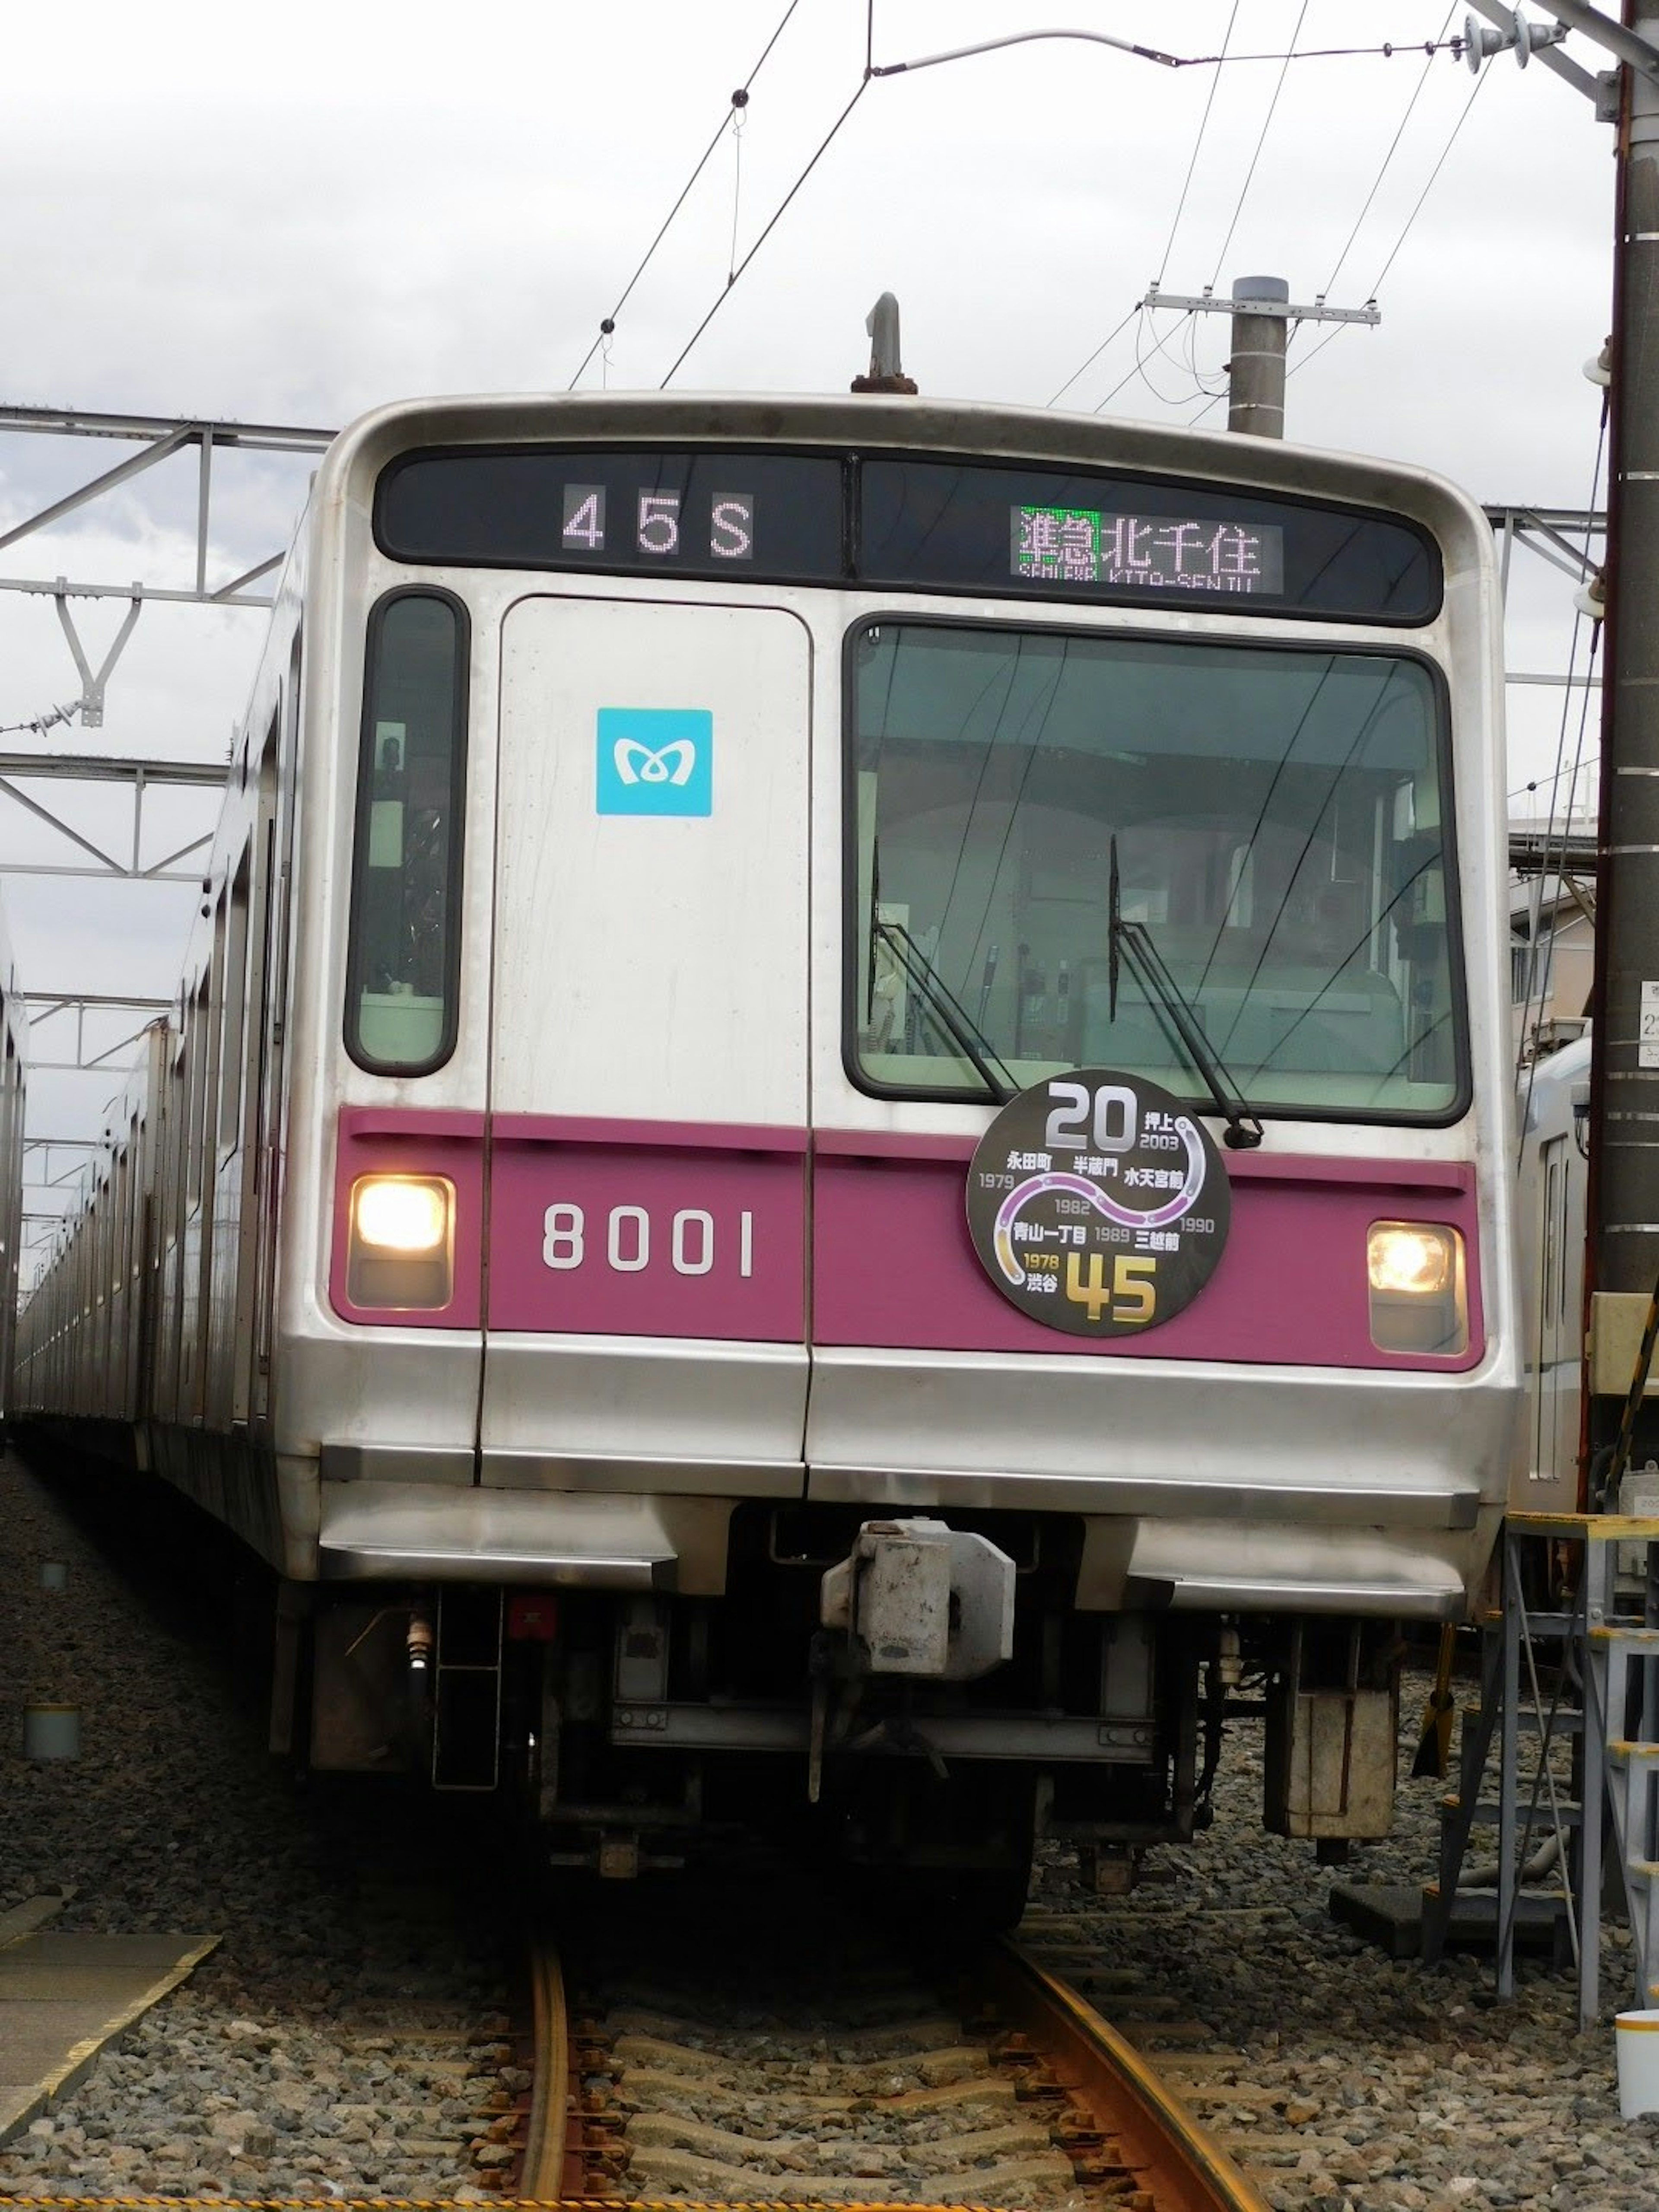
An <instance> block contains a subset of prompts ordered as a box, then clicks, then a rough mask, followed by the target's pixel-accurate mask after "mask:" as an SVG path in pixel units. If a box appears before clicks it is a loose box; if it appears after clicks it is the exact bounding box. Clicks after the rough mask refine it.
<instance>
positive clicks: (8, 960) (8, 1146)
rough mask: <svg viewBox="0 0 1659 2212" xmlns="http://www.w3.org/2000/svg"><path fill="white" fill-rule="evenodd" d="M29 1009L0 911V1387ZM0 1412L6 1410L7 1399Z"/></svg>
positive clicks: (19, 1207)
mask: <svg viewBox="0 0 1659 2212" xmlns="http://www.w3.org/2000/svg"><path fill="white" fill-rule="evenodd" d="M28 1030H29V1018H28V1009H27V1006H26V1005H25V1003H24V1000H23V996H22V991H21V985H20V983H19V981H18V975H17V968H16V963H15V961H14V960H13V958H12V951H11V939H10V938H9V935H8V934H7V931H6V924H5V916H4V915H3V912H0V1391H7V1392H9V1387H10V1383H11V1375H12V1354H13V1347H14V1343H15V1335H16V1327H17V1298H18V1290H19V1284H20V1279H21V1261H22V1254H23V1236H24V1222H23V1111H24V1093H25V1091H26V1088H27V1073H28ZM3 1410H4V1411H6V1412H9V1411H10V1403H9V1397H8V1398H7V1399H6V1400H5V1401H3Z"/></svg>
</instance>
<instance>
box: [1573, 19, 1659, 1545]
mask: <svg viewBox="0 0 1659 2212" xmlns="http://www.w3.org/2000/svg"><path fill="white" fill-rule="evenodd" d="M1626 22H1627V24H1628V25H1629V27H1631V28H1632V30H1635V31H1636V32H1638V33H1640V34H1641V35H1642V36H1643V37H1644V38H1646V39H1647V40H1650V41H1659V9H1656V7H1655V4H1654V0H1637V4H1635V5H1633V6H1632V7H1631V8H1630V9H1628V12H1627V13H1626ZM1622 74H1623V76H1624V80H1625V82H1624V109H1623V113H1622V116H1621V118H1620V145H1619V149H1618V150H1619V155H1620V161H1619V199H1618V213H1617V217H1616V222H1617V240H1616V246H1615V259H1614V278H1613V344H1612V351H1611V363H1612V385H1611V393H1610V397H1611V405H1612V416H1611V420H1610V422H1609V426H1608V427H1609V469H1608V499H1607V505H1608V518H1607V625H1606V631H1605V635H1604V638H1603V646H1604V650H1605V653H1606V671H1605V688H1604V702H1603V719H1602V742H1601V761H1602V767H1601V829H1600V843H1601V863H1600V869H1599V874H1598V881H1597V886H1596V938H1597V946H1596V951H1597V956H1598V957H1597V961H1596V981H1595V996H1594V1001H1593V1007H1592V1012H1593V1017H1594V1036H1595V1046H1594V1051H1595V1065H1594V1068H1593V1071H1592V1080H1591V1093H1590V1114H1591V1148H1590V1161H1591V1166H1590V1194H1589V1206H1590V1218H1591V1237H1590V1254H1589V1257H1590V1265H1591V1271H1592V1273H1591V1280H1592V1284H1593V1288H1594V1295H1593V1297H1592V1301H1591V1310H1590V1348H1591V1358H1590V1375H1589V1383H1590V1392H1591V1397H1590V1404H1589V1424H1588V1425H1589V1443H1590V1446H1591V1449H1592V1458H1594V1454H1595V1450H1596V1449H1598V1448H1601V1447H1606V1446H1607V1445H1608V1444H1610V1443H1613V1440H1614V1438H1615V1437H1617V1436H1618V1434H1619V1430H1620V1414H1621V1412H1622V1405H1621V1399H1622V1397H1623V1395H1625V1394H1626V1392H1627V1391H1628V1390H1629V1388H1630V1385H1631V1382H1632V1376H1633V1372H1634V1369H1635V1364H1636V1359H1637V1354H1638V1348H1639V1346H1640V1343H1641V1339H1642V1323H1643V1321H1644V1317H1645V1313H1646V1308H1647V1304H1648V1299H1649V1297H1650V1293H1651V1292H1652V1291H1653V1288H1654V1285H1655V1283H1656V1281H1659V621H1656V619H1655V616H1654V604H1653V600H1654V591H1655V586H1656V580H1659V84H1656V83H1655V82H1654V81H1653V79H1652V78H1651V77H1650V76H1647V75H1646V74H1645V73H1644V71H1643V70H1640V69H1638V68H1634V67H1631V66H1628V65H1627V66H1626V68H1625V70H1624V71H1623V72H1622ZM1644 1028H1645V1030H1646V1032H1647V1034H1646V1036H1645V1039H1644ZM1656 1367H1659V1362H1656ZM1656 1379H1659V1378H1656ZM1656 1453H1659V1400H1656V1399H1655V1398H1653V1397H1651V1396H1650V1397H1649V1398H1648V1399H1647V1401H1646V1402H1645V1403H1644V1406H1643V1407H1642V1409H1641V1412H1640V1413H1639V1415H1638V1423H1637V1427H1636V1432H1635V1436H1634V1437H1633V1439H1632V1452H1631V1457H1632V1459H1633V1460H1634V1462H1635V1464H1636V1465H1637V1466H1638V1468H1639V1467H1640V1466H1641V1465H1642V1464H1643V1462H1644V1460H1646V1459H1647V1458H1648V1457H1650V1455H1655V1454H1656ZM1615 1502H1616V1501H1615Z"/></svg>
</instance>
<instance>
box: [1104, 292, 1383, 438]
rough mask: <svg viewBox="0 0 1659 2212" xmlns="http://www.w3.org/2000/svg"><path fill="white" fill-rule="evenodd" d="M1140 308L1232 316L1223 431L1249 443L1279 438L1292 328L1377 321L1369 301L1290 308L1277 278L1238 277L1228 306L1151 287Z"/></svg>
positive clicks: (1209, 296)
mask: <svg viewBox="0 0 1659 2212" xmlns="http://www.w3.org/2000/svg"><path fill="white" fill-rule="evenodd" d="M1140 304H1141V306H1142V307H1181V308H1183V309H1184V310H1185V311H1186V313H1188V314H1189V315H1221V314H1229V313H1230V314H1231V316H1232V319H1233V321H1232V358H1231V360H1230V361H1229V362H1228V363H1227V368H1228V392H1227V428H1229V429H1230V430H1243V431H1247V432H1248V433H1249V435H1250V436H1252V437H1255V438H1282V437H1283V436H1284V435H1285V348H1286V345H1287V344H1288V343H1289V338H1290V326H1291V324H1292V323H1367V324H1370V325H1376V324H1377V323H1379V322H1381V321H1382V319H1383V318H1382V314H1381V312H1380V310H1379V309H1378V307H1377V304H1376V301H1375V300H1367V301H1366V302H1365V304H1364V307H1327V306H1326V305H1325V302H1324V300H1323V298H1320V299H1317V300H1316V301H1314V302H1313V304H1312V306H1311V307H1308V306H1299V307H1298V306H1294V305H1292V303H1291V288H1290V286H1289V285H1288V284H1287V283H1285V279H1284V278H1283V277H1282V276H1240V277H1238V278H1237V279H1236V280H1235V282H1234V284H1233V290H1232V297H1231V300H1218V299H1217V297H1216V296H1215V294H1214V292H1213V291H1212V290H1209V289H1206V290H1205V291H1203V292H1201V293H1200V294H1199V295H1198V296H1197V297H1196V298H1194V297H1192V296H1191V295H1188V294H1187V293H1184V292H1183V293H1176V292H1160V291H1159V290H1158V286H1157V285H1156V284H1154V285H1152V288H1151V289H1150V290H1149V291H1148V292H1147V295H1146V298H1145V299H1144V300H1143V301H1141V303H1140Z"/></svg>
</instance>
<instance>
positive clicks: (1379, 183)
mask: <svg viewBox="0 0 1659 2212" xmlns="http://www.w3.org/2000/svg"><path fill="white" fill-rule="evenodd" d="M1456 12H1457V10H1456V9H1455V7H1453V8H1451V9H1448V10H1447V14H1446V21H1445V22H1444V23H1443V24H1442V25H1441V27H1440V36H1441V38H1444V37H1445V35H1446V31H1447V27H1448V26H1449V24H1450V22H1451V20H1452V17H1453V16H1454V15H1455V14H1456ZM1433 67H1434V56H1433V55H1432V54H1430V55H1429V56H1428V58H1426V60H1425V62H1424V64H1423V67H1422V70H1421V71H1420V73H1419V76H1418V80H1417V82H1416V83H1415V84H1414V85H1413V88H1412V95H1411V98H1410V99H1409V100H1407V102H1406V112H1405V113H1404V114H1403V115H1402V116H1401V118H1400V127H1399V129H1398V130H1397V131H1395V134H1394V137H1393V138H1392V139H1391V140H1390V142H1389V150H1388V152H1387V153H1386V154H1385V155H1383V166H1382V167H1381V168H1380V169H1378V171H1377V173H1376V176H1375V177H1374V178H1373V179H1372V180H1371V188H1370V191H1368V192H1367V193H1366V195H1365V203H1364V206H1363V207H1362V208H1361V209H1360V210H1359V213H1358V215H1357V216H1355V217H1354V222H1353V228H1352V230H1351V231H1350V232H1349V233H1348V238H1347V243H1346V245H1345V246H1343V248H1342V251H1341V252H1340V253H1339V254H1338V255H1337V257H1336V264H1335V266H1334V268H1333V269H1332V270H1331V273H1330V275H1329V276H1328V277H1327V278H1326V279H1325V284H1324V291H1325V296H1326V297H1327V298H1328V297H1329V296H1330V295H1331V293H1332V292H1333V291H1334V289H1335V286H1336V280H1337V278H1338V277H1339V276H1340V275H1341V273H1342V266H1343V264H1344V263H1345V262H1346V259H1347V258H1348V256H1349V254H1350V253H1352V251H1353V242H1354V240H1355V239H1357V238H1358V235H1359V233H1360V228H1361V226H1362V225H1363V224H1364V220H1365V218H1366V216H1368V215H1369V214H1370V211H1371V204H1372V202H1373V201H1374V200H1375V199H1376V196H1377V194H1378V192H1380V191H1382V189H1383V179H1384V177H1386V176H1387V175H1388V173H1389V167H1390V166H1391V165H1392V163H1393V161H1394V157H1395V155H1396V154H1397V153H1398V152H1399V151H1400V142H1401V139H1402V138H1403V137H1405V135H1406V125H1407V124H1408V123H1409V122H1410V121H1411V119H1412V117H1413V113H1414V112H1416V108H1417V103H1418V101H1419V100H1420V99H1421V98H1422V97H1423V88H1424V87H1425V85H1426V84H1427V83H1428V81H1429V71H1430V70H1431V69H1432V68H1433Z"/></svg>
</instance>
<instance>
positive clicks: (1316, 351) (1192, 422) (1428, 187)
mask: <svg viewBox="0 0 1659 2212" xmlns="http://www.w3.org/2000/svg"><path fill="white" fill-rule="evenodd" d="M1491 75H1492V71H1491V70H1482V71H1481V73H1480V76H1478V77H1477V78H1476V79H1475V81H1474V89H1473V90H1472V91H1471V93H1470V94H1469V96H1468V99H1467V100H1465V101H1464V103H1463V105H1462V107H1461V108H1460V109H1459V111H1458V115H1457V120H1456V122H1455V123H1454V124H1453V125H1452V128H1451V135H1450V137H1449V138H1448V139H1447V141H1446V143H1445V144H1444V145H1443V147H1442V148H1441V149H1440V156H1439V159H1438V160H1437V161H1436V163H1435V165H1434V167H1433V168H1432V169H1431V170H1430V172H1429V176H1428V181H1427V183H1426V184H1425V185H1424V187H1423V189H1422V191H1420V192H1419V194H1418V196H1417V199H1416V203H1415V204H1414V205H1413V209H1412V211H1411V213H1410V214H1409V215H1408V216H1407V217H1406V221H1405V224H1404V227H1403V228H1401V233H1400V235H1399V237H1398V238H1396V239H1395V242H1394V246H1393V249H1392V250H1391V252H1389V258H1388V259H1387V260H1386V261H1385V262H1384V263H1383V266H1382V268H1381V270H1379V271H1378V272H1377V275H1376V278H1375V280H1374V281H1373V283H1372V284H1371V288H1370V292H1369V293H1368V294H1367V295H1366V296H1367V299H1368V300H1370V301H1375V300H1376V297H1377V295H1378V294H1379V293H1380V292H1381V291H1382V289H1383V278H1384V277H1385V276H1387V275H1388V273H1389V270H1390V269H1392V268H1393V267H1394V264H1395V262H1396V261H1397V260H1398V259H1399V258H1400V252H1401V247H1402V246H1404V245H1405V243H1406V240H1407V239H1408V238H1409V237H1410V235H1411V233H1412V228H1413V225H1414V224H1415V222H1416V221H1417V218H1418V216H1419V215H1421V213H1422V212H1423V207H1424V203H1425V201H1426V200H1427V198H1428V197H1429V194H1430V193H1431V191H1433V190H1434V186H1435V180H1436V179H1437V177H1438V176H1439V174H1440V172H1441V171H1442V169H1443V168H1444V167H1445V166H1446V162H1447V161H1448V159H1449V156H1450V154H1451V150H1452V148H1453V147H1454V146H1455V144H1456V143H1457V141H1458V137H1459V135H1460V133H1461V132H1462V128H1463V125H1465V124H1466V123H1467V122H1468V119H1469V114H1470V111H1471V110H1472V109H1473V107H1474V103H1475V101H1476V100H1479V99H1480V92H1481V88H1482V86H1483V85H1484V84H1485V83H1486V80H1487V78H1488V77H1489V76H1491ZM1351 328H1352V325H1351V324H1347V323H1337V324H1335V325H1333V326H1332V328H1331V329H1330V330H1329V331H1328V332H1327V333H1326V335H1325V336H1324V337H1322V338H1321V339H1320V341H1319V343H1318V344H1317V345H1315V346H1311V347H1310V349H1309V350H1308V351H1307V352H1306V353H1304V355H1303V356H1302V357H1301V359H1300V360H1299V361H1295V362H1291V365H1290V367H1289V368H1287V369H1286V371H1285V375H1286V376H1287V377H1291V376H1296V375H1298V374H1300V373H1301V371H1302V370H1303V369H1304V368H1307V367H1308V365H1309V363H1310V362H1314V361H1316V360H1317V359H1318V358H1319V356H1320V355H1321V354H1322V353H1323V352H1324V350H1325V349H1326V347H1327V346H1328V345H1329V344H1331V343H1333V341H1334V340H1335V339H1337V338H1340V337H1341V336H1342V333H1343V332H1344V331H1346V330H1349V329H1351ZM1219 404H1220V400H1219V397H1218V398H1215V399H1211V400H1207V401H1206V403H1205V404H1204V405H1203V406H1202V407H1200V409H1199V410H1198V412H1197V414H1196V415H1194V416H1191V417H1190V418H1189V422H1188V427H1189V428H1192V427H1195V426H1196V425H1197V424H1198V423H1200V422H1202V421H1203V420H1204V417H1205V416H1206V415H1207V414H1209V413H1210V412H1211V410H1212V409H1213V408H1215V407H1217V406H1218V405H1219Z"/></svg>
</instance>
